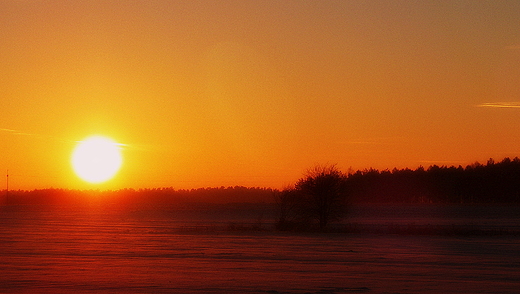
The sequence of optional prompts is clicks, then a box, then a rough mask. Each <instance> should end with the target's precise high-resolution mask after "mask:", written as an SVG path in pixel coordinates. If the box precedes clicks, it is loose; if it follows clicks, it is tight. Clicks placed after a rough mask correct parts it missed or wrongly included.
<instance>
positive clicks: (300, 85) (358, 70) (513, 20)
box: [0, 0, 520, 189]
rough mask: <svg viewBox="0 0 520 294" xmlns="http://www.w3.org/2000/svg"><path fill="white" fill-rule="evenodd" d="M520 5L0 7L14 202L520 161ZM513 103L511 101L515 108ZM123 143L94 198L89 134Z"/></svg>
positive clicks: (30, 2) (33, 2)
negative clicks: (324, 172) (88, 169)
mask: <svg viewBox="0 0 520 294" xmlns="http://www.w3.org/2000/svg"><path fill="white" fill-rule="evenodd" d="M519 19H520V1H517V0H512V1H500V0H498V1H474V0H466V1H455V0H454V1H426V0H425V1H348V0H340V1H244V0H240V1H218V2H217V1H167V0H148V1H111V0H107V1H94V0H92V1H68V0H67V1H65V0H52V1H51V0H3V1H0V28H1V29H0V85H1V86H0V99H1V100H0V101H1V103H2V108H1V109H2V112H1V115H0V152H1V156H0V171H1V169H3V170H4V171H5V170H7V169H9V173H10V177H9V185H10V188H11V189H36V188H49V187H55V188H74V189H90V188H96V189H97V188H100V189H118V188H152V187H169V186H172V187H174V188H192V187H195V188H197V187H206V186H221V185H224V186H228V185H233V186H234V185H244V186H261V187H274V188H281V187H283V186H284V185H287V184H290V183H292V182H294V181H296V180H297V179H298V178H299V177H300V176H301V175H302V172H303V171H304V170H305V169H307V168H309V167H311V166H313V165H314V164H316V163H337V164H338V167H340V168H341V169H343V170H345V171H346V170H348V169H349V168H350V167H352V168H353V169H355V170H356V169H364V168H369V167H374V168H377V169H385V168H390V169H391V168H393V167H399V168H402V167H410V168H416V167H417V166H419V165H423V166H429V165H430V164H446V165H452V164H454V165H458V164H462V165H466V164H469V163H472V162H474V161H480V162H486V161H487V159H488V158H490V157H493V158H495V159H497V160H500V159H502V158H503V157H505V156H510V157H514V156H520V144H519V143H520V140H519V139H520V133H519V132H518V129H517V126H519V125H520V87H519V85H520V83H519V82H520V21H519ZM506 102H507V103H506ZM93 134H101V135H105V136H108V137H111V138H112V139H114V140H116V141H117V142H119V143H121V144H124V147H123V156H124V163H123V167H122V169H121V171H120V173H119V174H118V175H117V177H116V178H115V179H113V180H112V181H109V182H107V183H105V184H101V185H92V184H86V183H84V182H82V181H81V180H79V179H78V178H77V177H76V176H75V175H74V173H73V171H72V169H71V164H70V156H71V152H72V149H73V148H74V146H75V144H76V143H77V142H78V141H80V140H82V139H83V138H85V137H87V136H90V135H93Z"/></svg>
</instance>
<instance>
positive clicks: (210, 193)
mask: <svg viewBox="0 0 520 294" xmlns="http://www.w3.org/2000/svg"><path fill="white" fill-rule="evenodd" d="M3 192H4V193H3V194H4V196H3V203H9V204H56V205H66V204H73V205H74V204H77V205H84V204H114V205H126V204H151V205H161V204H186V203H215V204H223V203H269V202H273V193H274V190H273V189H270V188H258V187H255V188H249V187H243V186H234V187H223V186H222V187H217V188H199V189H179V190H176V189H174V188H171V187H169V188H154V189H137V190H136V189H120V190H113V191H111V190H107V191H99V190H67V189H41V190H31V191H25V190H17V191H9V192H8V195H7V197H6V196H5V192H6V191H5V190H4V191H3Z"/></svg>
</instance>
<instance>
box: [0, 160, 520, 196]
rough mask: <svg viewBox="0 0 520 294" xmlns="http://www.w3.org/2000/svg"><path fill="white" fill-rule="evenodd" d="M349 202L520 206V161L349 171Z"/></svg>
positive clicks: (220, 190)
mask: <svg viewBox="0 0 520 294" xmlns="http://www.w3.org/2000/svg"><path fill="white" fill-rule="evenodd" d="M346 182H347V187H348V193H349V196H348V198H349V202H351V203H353V204H355V203H440V204H459V203H462V204H466V203H511V204H519V203H520V159H519V158H517V157H515V158H514V159H510V158H504V159H503V160H502V161H500V162H495V161H494V160H493V159H489V160H488V162H487V163H486V164H480V163H478V162H476V163H474V164H471V165H468V166H466V167H462V166H456V167H455V166H437V165H432V166H430V167H428V168H424V167H418V168H417V169H415V170H412V169H409V168H405V169H393V170H382V171H379V170H376V169H365V170H360V171H356V172H350V173H348V177H347V180H346ZM2 192H3V193H2V196H1V197H0V199H1V201H0V203H1V204H6V203H8V204H91V203H109V204H130V203H149V204H176V203H217V204H219V203H273V202H275V196H274V195H275V192H277V190H276V189H271V188H259V187H254V188H249V187H243V186H234V187H216V188H199V189H178V190H177V189H174V188H172V187H170V188H156V189H137V190H135V189H121V190H113V191H98V190H67V189H41V190H32V191H25V190H10V191H8V193H7V195H6V191H5V190H4V191H2Z"/></svg>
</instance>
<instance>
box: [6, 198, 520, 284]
mask: <svg viewBox="0 0 520 294" xmlns="http://www.w3.org/2000/svg"><path fill="white" fill-rule="evenodd" d="M219 209H220V210H219ZM219 209H217V210H214V209H207V208H206V210H204V209H203V210H202V215H200V216H199V218H196V217H195V214H196V213H195V212H193V211H191V212H190V211H176V210H174V209H173V210H172V209H168V210H164V209H124V210H113V209H106V208H95V207H90V208H63V207H52V208H50V207H38V208H34V207H32V208H29V207H9V208H6V207H2V208H0V260H1V263H0V292H2V293H13V292H15V293H70V292H76V293H518V289H519V288H520V282H519V280H518V268H520V250H519V249H520V247H519V246H520V245H519V244H520V237H519V236H517V235H515V234H496V235H490V234H480V235H478V234H466V235H456V234H451V235H443V234H440V235H439V234H410V233H407V234H396V233H382V232H379V233H378V232H357V233H328V234H323V233H309V232H307V233H294V232H276V231H274V230H264V231H252V230H241V229H237V228H241V227H242V228H244V227H253V226H254V225H258V224H261V225H262V226H264V227H269V222H270V221H269V216H268V215H265V214H263V212H259V211H256V210H255V212H251V211H247V210H244V207H242V208H241V211H242V213H243V214H247V215H249V219H250V220H251V221H250V222H247V221H246V219H247V218H246V217H245V216H239V215H240V213H239V214H233V212H232V210H230V209H229V208H226V209H224V210H222V208H219ZM198 213H200V209H199V212H198ZM378 214H379V215H381V212H379V213H378ZM412 214H414V215H415V213H412ZM420 214H421V213H419V215H420ZM422 214H424V213H422ZM410 217H411V218H410ZM374 219H375V218H374V217H370V218H368V219H365V220H363V218H361V217H359V215H358V218H357V222H356V224H357V226H358V227H360V226H361V225H363V226H372V227H376V223H375V222H374ZM210 220H212V222H210ZM379 221H381V219H379ZM444 221H446V224H449V223H450V222H451V223H454V221H453V220H451V221H450V220H444ZM474 221H475V222H474V223H473V225H474V227H475V224H478V223H479V222H478V220H474ZM464 222H465V223H467V225H470V223H468V222H467V219H466V220H465V221H464ZM506 223H508V224H511V219H508V220H507V221H506ZM398 224H414V225H415V226H416V228H418V227H420V226H422V225H424V224H423V223H422V222H421V221H419V219H417V218H413V217H412V216H411V215H410V213H407V215H406V217H399V220H398V219H394V221H393V223H391V224H390V223H387V224H382V226H381V227H382V228H385V227H388V226H390V227H391V226H394V227H395V226H398ZM512 224H513V225H514V222H513V223H512ZM233 225H235V227H233ZM426 225H427V224H426ZM437 225H438V223H433V224H432V223H430V226H437ZM240 226H241V227H240ZM401 227H403V228H405V227H406V226H405V225H403V226H401ZM205 228H210V229H205ZM217 228H219V229H217ZM232 228H235V230H231V229H232ZM481 228H486V227H481ZM495 228H496V227H495ZM510 229H511V227H508V230H510Z"/></svg>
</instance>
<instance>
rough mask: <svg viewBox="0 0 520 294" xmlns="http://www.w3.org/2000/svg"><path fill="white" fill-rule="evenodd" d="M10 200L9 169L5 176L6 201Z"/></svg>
mask: <svg viewBox="0 0 520 294" xmlns="http://www.w3.org/2000/svg"><path fill="white" fill-rule="evenodd" d="M8 202H9V170H7V173H6V176H5V203H6V204H7V203H8Z"/></svg>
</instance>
